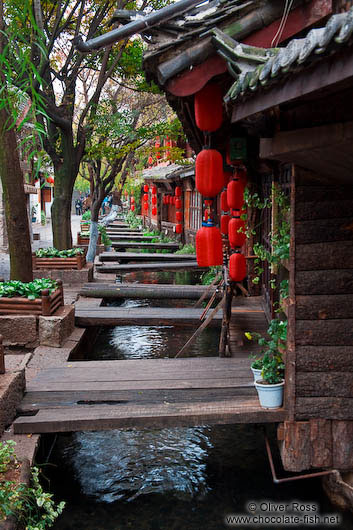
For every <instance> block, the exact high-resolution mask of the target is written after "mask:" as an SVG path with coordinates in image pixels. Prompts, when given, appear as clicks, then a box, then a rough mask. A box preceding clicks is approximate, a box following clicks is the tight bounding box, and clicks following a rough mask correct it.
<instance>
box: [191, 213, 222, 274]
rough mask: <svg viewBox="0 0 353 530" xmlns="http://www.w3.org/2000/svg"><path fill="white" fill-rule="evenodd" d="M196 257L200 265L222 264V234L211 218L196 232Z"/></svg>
mask: <svg viewBox="0 0 353 530" xmlns="http://www.w3.org/2000/svg"><path fill="white" fill-rule="evenodd" d="M196 259H197V264H198V266H199V267H212V266H215V265H222V263H223V251H222V235H221V232H220V231H219V229H218V228H216V227H215V226H213V224H212V222H211V221H210V220H209V221H208V222H207V223H203V227H202V228H200V229H199V230H198V231H197V233H196Z"/></svg>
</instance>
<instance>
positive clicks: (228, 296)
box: [218, 285, 234, 357]
mask: <svg viewBox="0 0 353 530" xmlns="http://www.w3.org/2000/svg"><path fill="white" fill-rule="evenodd" d="M233 294H234V293H233V287H232V286H231V285H228V286H227V287H226V293H225V301H224V311H223V320H222V328H221V336H220V339H219V350H218V353H219V355H220V357H231V351H230V342H229V324H230V319H231V318H232V300H233ZM227 344H228V354H227Z"/></svg>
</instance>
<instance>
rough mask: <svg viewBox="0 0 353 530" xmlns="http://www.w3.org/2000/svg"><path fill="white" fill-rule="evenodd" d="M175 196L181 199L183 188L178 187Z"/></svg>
mask: <svg viewBox="0 0 353 530" xmlns="http://www.w3.org/2000/svg"><path fill="white" fill-rule="evenodd" d="M174 195H175V196H176V197H181V187H180V186H176V188H175V194H174Z"/></svg>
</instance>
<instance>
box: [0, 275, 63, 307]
mask: <svg viewBox="0 0 353 530" xmlns="http://www.w3.org/2000/svg"><path fill="white" fill-rule="evenodd" d="M57 283H58V288H57V289H56V290H55V291H54V292H53V293H52V294H49V291H48V289H45V290H44V291H42V297H41V298H36V299H35V300H28V298H24V297H22V296H17V297H13V298H5V297H2V298H0V315H43V316H49V315H52V314H53V313H55V311H56V310H57V309H59V307H60V306H62V305H64V291H63V283H62V281H61V280H57Z"/></svg>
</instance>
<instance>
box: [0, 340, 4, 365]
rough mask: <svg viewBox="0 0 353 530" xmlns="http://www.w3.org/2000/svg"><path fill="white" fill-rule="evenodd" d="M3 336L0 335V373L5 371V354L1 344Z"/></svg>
mask: <svg viewBox="0 0 353 530" xmlns="http://www.w3.org/2000/svg"><path fill="white" fill-rule="evenodd" d="M2 340H3V336H2V335H0V374H4V373H5V355H4V346H3V344H2Z"/></svg>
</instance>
